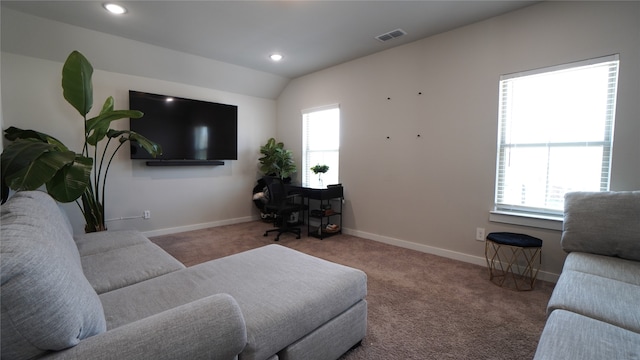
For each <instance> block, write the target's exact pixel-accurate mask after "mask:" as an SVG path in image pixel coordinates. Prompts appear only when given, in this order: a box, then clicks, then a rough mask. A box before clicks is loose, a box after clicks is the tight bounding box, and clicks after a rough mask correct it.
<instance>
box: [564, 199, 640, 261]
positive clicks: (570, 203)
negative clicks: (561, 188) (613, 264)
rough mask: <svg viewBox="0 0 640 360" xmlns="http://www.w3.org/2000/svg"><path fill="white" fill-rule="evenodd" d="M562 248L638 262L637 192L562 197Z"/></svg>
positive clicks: (639, 208)
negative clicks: (563, 205) (563, 206)
mask: <svg viewBox="0 0 640 360" xmlns="http://www.w3.org/2000/svg"><path fill="white" fill-rule="evenodd" d="M564 204H565V208H564V230H563V233H562V248H563V249H564V250H565V251H567V252H572V251H580V252H587V253H593V254H599V255H607V256H618V257H621V258H624V259H629V260H636V261H640V221H638V219H640V191H620V192H571V193H567V194H566V195H565V201H564Z"/></svg>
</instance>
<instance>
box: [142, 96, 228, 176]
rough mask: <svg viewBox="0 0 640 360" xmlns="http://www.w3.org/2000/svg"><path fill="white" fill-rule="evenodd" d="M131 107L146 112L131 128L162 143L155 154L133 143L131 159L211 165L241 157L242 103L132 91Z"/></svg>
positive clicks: (151, 162) (159, 163) (164, 163)
mask: <svg viewBox="0 0 640 360" xmlns="http://www.w3.org/2000/svg"><path fill="white" fill-rule="evenodd" d="M129 108H130V109H133V110H140V111H142V112H143V113H144V116H143V117H141V118H138V119H131V120H130V129H131V130H132V131H135V132H136V133H139V134H141V135H142V136H144V137H146V138H147V139H149V140H152V141H154V142H156V143H158V144H160V146H161V147H162V155H161V156H159V157H156V158H153V157H152V156H151V155H150V154H149V153H148V152H147V151H146V150H144V149H143V148H142V147H140V146H138V145H136V144H133V145H131V159H145V160H149V161H147V165H210V164H214V165H216V164H218V165H219V164H224V163H223V162H222V161H221V160H237V159H238V107H237V106H235V105H227V104H219V103H215V102H208V101H201V100H192V99H184V98H180V97H175V96H167V95H157V94H149V93H145V92H140V91H133V90H130V91H129Z"/></svg>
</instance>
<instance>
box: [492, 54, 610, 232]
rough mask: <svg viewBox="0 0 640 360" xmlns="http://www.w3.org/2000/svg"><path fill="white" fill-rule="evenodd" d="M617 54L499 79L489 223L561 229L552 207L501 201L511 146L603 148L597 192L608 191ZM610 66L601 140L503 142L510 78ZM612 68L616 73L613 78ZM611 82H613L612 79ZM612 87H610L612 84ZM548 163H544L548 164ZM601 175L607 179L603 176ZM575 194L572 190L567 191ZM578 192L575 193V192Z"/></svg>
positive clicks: (561, 215)
mask: <svg viewBox="0 0 640 360" xmlns="http://www.w3.org/2000/svg"><path fill="white" fill-rule="evenodd" d="M619 61H620V59H619V54H614V55H609V56H604V57H598V58H593V59H588V60H583V61H577V62H572V63H567V64H561V65H556V66H551V67H544V68H540V69H535V70H530V71H524V72H518V73H512V74H507V75H502V76H500V82H499V104H498V106H499V108H498V129H497V130H498V131H497V132H498V141H497V154H496V177H495V189H494V190H495V192H494V208H493V210H492V211H491V212H490V216H489V220H490V221H494V222H502V223H509V224H516V225H525V226H533V227H540V228H546V229H554V230H562V220H563V214H562V211H560V210H555V209H552V208H549V207H547V208H535V207H531V206H519V205H516V204H509V203H506V202H504V201H503V202H501V200H504V198H500V197H501V196H503V197H504V193H503V189H504V188H505V187H504V183H505V174H506V170H505V167H504V165H503V164H505V163H506V161H507V159H508V155H507V153H508V152H507V151H505V150H506V149H508V148H514V147H518V146H519V147H521V148H522V147H531V148H539V149H543V148H546V149H547V151H551V149H554V148H560V147H567V146H576V145H582V146H583V147H598V148H602V161H601V165H600V167H601V178H600V191H608V190H609V186H610V183H611V181H610V179H611V163H612V159H613V157H612V149H613V136H614V125H615V105H616V98H617V85H618V82H619V69H620V63H619ZM607 63H614V64H609V65H608V66H609V72H610V74H609V77H608V79H607V81H608V88H607V103H606V114H604V116H605V119H604V122H605V124H604V125H605V128H604V131H603V137H604V138H603V140H602V141H582V142H580V141H577V142H575V141H574V142H567V141H564V142H563V141H558V142H546V143H520V144H517V143H507V142H506V140H505V139H506V137H507V136H506V134H505V131H506V128H507V125H506V123H505V122H506V121H509V120H508V118H507V117H508V114H507V110H506V108H505V102H506V101H507V97H508V95H509V94H508V93H507V89H506V87H507V86H508V81H509V80H510V79H515V78H521V77H526V76H531V75H540V74H548V73H552V72H556V71H562V70H570V69H576V68H580V67H585V66H592V65H598V64H607ZM612 68H613V71H615V73H613V75H612ZM612 79H613V80H612ZM612 81H613V84H614V85H615V86H613V88H612V87H611V84H612ZM550 161H551V160H547V164H548V163H549V162H550ZM603 174H606V176H604V177H603ZM569 191H574V190H569ZM575 191H578V190H575ZM547 193H548V189H547V190H545V198H546V197H547V196H548V194H547Z"/></svg>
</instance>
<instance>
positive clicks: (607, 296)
mask: <svg viewBox="0 0 640 360" xmlns="http://www.w3.org/2000/svg"><path fill="white" fill-rule="evenodd" d="M638 299H640V286H638V285H633V284H629V283H626V282H622V281H618V280H613V279H608V278H605V277H601V276H597V275H591V274H587V273H582V272H578V271H573V270H563V271H562V276H560V279H559V280H558V283H557V284H556V286H555V288H554V289H553V293H552V294H551V298H550V299H549V303H548V304H547V312H548V313H551V312H552V311H554V310H557V309H563V310H568V311H571V312H575V313H578V314H581V315H584V316H587V317H590V318H593V319H596V320H600V321H603V322H606V323H609V324H612V325H615V326H619V327H621V328H624V329H627V330H630V331H635V332H637V333H640V311H638Z"/></svg>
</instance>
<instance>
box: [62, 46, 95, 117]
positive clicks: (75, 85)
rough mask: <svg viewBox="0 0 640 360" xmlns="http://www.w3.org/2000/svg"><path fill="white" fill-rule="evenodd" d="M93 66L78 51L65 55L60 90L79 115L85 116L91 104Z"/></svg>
mask: <svg viewBox="0 0 640 360" xmlns="http://www.w3.org/2000/svg"><path fill="white" fill-rule="evenodd" d="M92 75H93V67H92V66H91V63H89V60H87V59H86V58H85V57H84V55H82V54H81V53H80V52H78V51H73V52H72V53H71V54H69V57H67V60H66V61H65V63H64V66H63V67H62V91H63V95H64V98H65V99H66V100H67V102H68V103H69V104H71V106H73V107H74V108H75V109H76V110H78V112H79V113H80V115H82V116H83V117H85V116H86V115H87V114H88V113H89V111H90V110H91V107H92V106H93V85H92V83H91V76H92Z"/></svg>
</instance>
